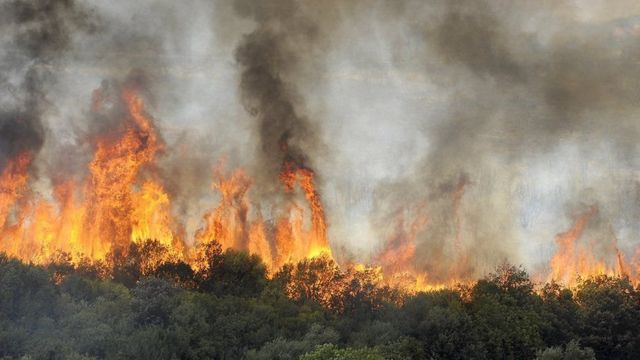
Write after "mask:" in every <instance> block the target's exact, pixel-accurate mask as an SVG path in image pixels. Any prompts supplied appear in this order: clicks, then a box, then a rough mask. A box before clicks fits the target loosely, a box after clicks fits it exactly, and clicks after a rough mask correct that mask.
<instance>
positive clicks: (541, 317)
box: [0, 243, 640, 360]
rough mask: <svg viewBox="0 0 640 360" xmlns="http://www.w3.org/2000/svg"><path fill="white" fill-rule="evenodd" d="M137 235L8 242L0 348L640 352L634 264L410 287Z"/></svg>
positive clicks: (204, 354)
mask: <svg viewBox="0 0 640 360" xmlns="http://www.w3.org/2000/svg"><path fill="white" fill-rule="evenodd" d="M163 251H164V250H163V249H161V248H160V247H158V246H157V244H153V243H152V244H145V245H143V246H136V245H133V247H132V248H131V249H129V251H128V256H127V257H123V256H120V257H119V256H116V255H113V256H111V257H110V260H109V261H108V262H107V263H106V264H95V263H90V262H88V261H85V262H81V263H80V264H78V265H72V264H71V263H70V262H69V257H68V256H65V255H64V254H61V255H60V256H58V257H57V260H56V261H54V262H53V263H52V264H50V265H48V266H46V267H42V266H33V265H27V264H23V263H21V262H20V261H18V260H15V259H11V258H8V257H7V256H5V255H3V254H0V359H305V360H316V359H323V360H324V359H371V360H378V359H545V360H546V359H594V358H598V359H637V358H638V356H639V354H640V291H639V289H638V288H634V287H633V285H632V284H630V282H629V281H628V280H627V279H625V278H611V277H598V278H592V279H585V280H583V281H582V282H581V283H580V284H579V285H578V286H577V287H576V288H575V289H571V290H570V289H567V288H564V287H562V286H560V285H558V284H554V283H551V284H546V285H545V286H544V287H542V288H540V289H538V290H535V289H534V284H533V283H532V282H531V280H530V279H529V277H528V275H527V273H526V272H524V271H523V270H522V269H520V268H517V267H514V266H510V265H503V266H500V267H499V268H497V269H496V271H495V273H493V274H491V275H489V276H487V277H486V278H484V279H481V280H479V281H477V282H476V283H475V284H472V285H468V286H460V287H459V288H456V289H448V290H441V291H435V292H430V293H419V294H415V295H407V294H402V293H400V292H398V291H396V290H393V289H390V288H385V287H381V286H376V285H375V280H374V279H373V277H372V276H370V275H369V274H367V273H366V272H364V273H355V274H354V273H347V272H346V271H342V270H340V269H339V268H338V267H337V266H336V264H335V263H333V262H332V261H331V260H329V259H327V258H316V259H311V260H307V261H303V262H301V263H299V264H295V265H292V266H286V267H285V268H283V269H282V270H281V271H280V272H278V273H276V274H273V276H272V277H271V278H268V277H267V271H266V268H265V266H264V265H263V264H262V262H261V260H260V258H258V257H256V256H250V255H247V254H246V253H242V252H238V251H234V250H228V251H225V252H222V251H221V250H220V248H219V246H216V245H215V244H213V245H210V246H209V247H208V248H206V249H204V251H203V254H204V255H203V259H202V260H203V262H204V263H205V264H206V266H204V267H202V268H201V269H199V270H197V271H196V270H194V269H192V268H191V267H190V266H189V265H188V264H186V263H183V262H179V261H174V262H172V260H166V261H164V260H163V261H155V262H154V261H153V260H154V259H168V258H167V257H163V256H162V254H163Z"/></svg>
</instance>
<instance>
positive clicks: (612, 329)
mask: <svg viewBox="0 0 640 360" xmlns="http://www.w3.org/2000/svg"><path fill="white" fill-rule="evenodd" d="M576 301H577V303H578V305H579V306H580V309H581V311H582V313H583V317H584V325H583V328H582V329H581V335H582V343H583V344H584V345H585V346H588V347H591V348H593V350H594V351H595V353H596V357H597V358H601V359H633V358H637V354H639V353H640V331H639V324H640V294H639V293H638V291H637V290H636V289H634V288H633V285H632V284H631V282H630V281H629V279H628V278H626V277H610V276H604V275H603V276H597V277H594V278H588V279H585V280H582V281H581V282H580V283H579V284H578V287H577V289H576Z"/></svg>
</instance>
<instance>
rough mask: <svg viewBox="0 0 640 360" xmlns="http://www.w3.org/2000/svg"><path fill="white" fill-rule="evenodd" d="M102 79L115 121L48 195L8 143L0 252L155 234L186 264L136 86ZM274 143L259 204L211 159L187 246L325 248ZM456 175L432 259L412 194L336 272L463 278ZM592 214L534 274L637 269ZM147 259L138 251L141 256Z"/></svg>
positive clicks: (274, 253)
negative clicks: (274, 183)
mask: <svg viewBox="0 0 640 360" xmlns="http://www.w3.org/2000/svg"><path fill="white" fill-rule="evenodd" d="M106 90H108V89H102V88H101V89H98V90H96V91H95V92H94V93H93V96H92V101H91V105H90V110H91V112H92V113H93V114H94V115H96V116H98V117H110V118H113V117H118V118H119V120H120V121H119V122H118V123H119V125H118V126H117V127H112V128H111V129H109V130H106V131H103V133H101V134H100V135H99V136H97V137H96V138H94V139H93V140H92V142H91V144H92V145H93V150H94V152H93V154H92V156H91V159H90V160H89V161H88V163H87V172H86V175H85V176H84V177H83V178H79V179H78V178H74V177H73V176H68V177H67V178H64V177H60V178H56V179H55V181H54V182H53V184H52V192H51V194H50V195H43V194H40V193H35V192H33V191H31V189H30V187H29V181H30V179H29V174H30V167H31V166H32V165H33V163H34V160H35V159H34V157H33V155H32V154H31V153H29V152H24V153H20V154H18V155H17V156H15V157H14V158H13V159H9V160H8V161H7V163H6V164H5V166H4V168H3V169H2V172H1V173H0V235H1V239H0V251H3V252H6V253H8V254H10V255H13V256H16V257H18V258H20V259H22V260H24V261H29V262H34V263H47V262H48V261H51V259H52V258H53V257H54V256H56V253H57V252H60V251H62V252H65V253H68V254H70V255H71V256H72V259H73V260H74V261H80V260H81V259H83V258H89V259H91V260H104V259H106V258H107V256H108V254H109V253H110V252H115V251H117V252H119V253H121V254H124V255H126V252H127V251H128V249H129V247H130V245H131V244H142V243H143V242H145V241H146V240H155V241H156V242H157V244H159V245H161V246H162V247H164V248H166V249H168V250H169V251H168V253H167V254H168V255H166V256H169V257H172V258H180V259H182V260H185V261H192V265H193V266H195V267H197V264H196V263H195V261H196V260H192V259H195V258H197V256H193V255H194V254H191V253H189V251H194V249H195V247H192V248H189V247H187V246H185V237H186V235H185V231H184V230H183V227H182V225H181V222H180V221H178V220H177V219H178V218H177V217H176V216H175V214H174V213H173V206H172V199H171V196H170V195H169V193H168V192H167V191H166V190H165V187H164V186H163V183H162V179H160V178H159V175H158V174H159V172H158V171H157V168H158V167H157V165H156V161H157V160H158V158H159V157H160V156H161V155H162V152H163V148H164V143H163V142H162V139H161V138H160V137H159V135H158V133H157V131H156V128H155V126H154V121H153V118H152V117H151V116H150V115H149V114H148V111H147V109H146V107H145V102H144V96H143V94H142V92H141V89H140V88H139V87H138V86H136V85H135V84H133V83H125V84H124V85H122V87H121V88H120V89H119V91H116V94H115V95H114V94H112V93H111V92H109V91H106ZM281 150H282V151H283V155H284V156H283V158H284V160H283V161H282V166H281V168H280V173H279V179H278V180H279V181H280V183H281V184H282V189H281V193H280V194H278V195H280V199H281V200H283V201H280V202H277V204H276V205H277V206H275V207H274V208H269V209H268V210H269V211H266V212H264V213H263V211H262V208H261V207H260V205H257V206H256V204H258V202H254V201H252V199H251V198H250V195H251V194H252V193H251V190H252V187H253V186H254V185H255V184H254V180H253V179H252V178H251V176H250V175H248V174H247V173H246V172H245V171H244V170H243V169H235V170H233V171H227V170H226V169H225V162H224V161H221V162H220V163H219V165H218V166H216V167H215V169H214V171H213V182H212V190H213V191H214V193H215V194H216V198H217V203H216V204H215V205H214V206H212V207H211V208H210V210H208V211H206V212H205V213H204V215H203V216H202V226H201V227H200V229H199V230H198V231H196V232H195V234H194V239H193V242H194V243H195V244H196V245H198V244H206V243H209V242H212V241H216V242H218V243H220V245H221V247H222V249H223V250H224V249H230V248H231V249H240V250H244V251H247V252H249V253H251V254H257V255H259V256H260V257H261V258H262V259H263V261H264V262H265V264H266V265H267V267H268V269H269V270H270V271H271V272H272V273H273V272H274V271H277V270H278V269H279V268H280V267H282V266H283V265H285V264H287V263H296V262H299V261H301V260H304V259H313V258H318V259H320V258H322V259H327V258H328V259H333V258H332V250H331V247H330V245H329V240H328V228H327V221H326V216H325V209H324V207H323V203H322V199H321V196H320V193H319V191H318V188H317V178H316V173H315V172H314V171H313V170H312V169H311V168H309V167H307V166H305V165H304V164H303V162H302V161H296V160H294V157H293V156H292V154H289V153H288V148H287V146H286V144H284V145H283V148H282V149H281ZM468 184H469V182H468V181H467V179H466V177H462V178H461V179H460V180H459V181H458V183H457V185H456V186H454V187H452V190H450V192H449V193H448V194H449V195H450V197H444V198H443V199H444V200H441V201H447V202H450V204H451V206H450V207H447V209H448V210H446V211H445V212H446V214H437V216H439V217H446V218H447V219H449V221H448V222H447V224H450V229H449V232H447V233H444V237H445V238H444V239H443V243H444V245H443V246H442V247H440V248H434V249H433V250H431V251H433V252H432V254H431V255H432V256H431V257H430V261H435V262H437V264H424V261H423V259H420V257H419V255H418V248H419V246H421V243H419V238H420V237H419V234H421V233H422V232H423V231H425V230H426V229H428V228H429V219H430V214H429V213H428V210H429V208H428V206H427V205H428V204H426V203H424V204H421V205H419V206H413V207H412V206H409V205H407V206H406V207H405V208H402V209H399V210H398V211H397V212H396V215H395V226H394V228H393V230H392V231H391V232H390V234H389V235H388V236H387V241H386V243H385V245H384V246H383V247H382V249H381V250H380V252H379V253H377V254H376V255H374V256H373V259H372V260H373V264H374V265H373V266H365V265H364V264H357V263H351V264H348V268H347V269H348V270H347V272H349V273H350V274H352V275H353V276H361V275H362V276H364V275H363V274H367V275H366V276H368V277H371V278H375V279H377V280H376V281H378V282H379V283H380V284H385V285H392V286H395V287H399V288H403V289H405V290H408V291H421V290H433V289H439V288H443V287H446V286H452V285H454V284H455V283H458V282H466V281H467V280H471V279H470V278H469V276H471V275H470V272H469V271H468V269H469V268H470V263H469V261H468V260H469V256H470V254H469V253H468V251H469V249H467V248H466V246H465V244H468V243H469V241H467V242H465V241H463V240H465V239H464V238H463V235H465V236H466V233H464V234H463V225H466V224H464V223H463V220H464V213H463V207H462V206H463V198H464V194H465V191H466V188H467V186H468ZM598 214H599V213H598V208H597V207H595V206H594V207H591V208H589V209H588V210H586V211H584V212H583V213H581V214H580V216H578V217H577V218H576V220H575V223H574V224H573V225H572V227H571V228H570V229H569V230H567V231H565V232H562V233H560V234H558V235H557V236H556V239H555V240H556V252H555V254H554V256H553V257H552V259H551V261H550V263H549V270H548V272H547V273H546V274H545V275H544V276H547V278H548V279H549V280H555V281H561V282H564V283H566V284H568V285H572V284H575V283H576V281H577V279H578V277H579V276H583V277H585V276H592V275H600V274H608V275H624V276H629V277H631V278H632V279H634V281H635V280H637V279H638V273H639V271H638V270H639V269H640V249H636V250H635V254H634V256H632V257H631V260H630V261H627V260H626V259H625V253H624V252H623V251H622V250H621V249H620V248H619V247H618V242H617V238H616V236H615V231H614V230H613V227H612V226H611V225H609V233H610V235H607V239H608V240H607V239H605V240H607V241H608V242H607V241H605V242H607V244H609V245H607V246H605V247H604V248H603V249H604V250H603V249H599V250H598V251H596V250H595V249H594V246H592V245H593V244H594V243H598V244H599V246H600V247H602V246H603V245H602V244H603V243H605V242H603V239H601V238H595V237H594V238H592V237H591V236H587V235H588V231H587V230H588V229H589V226H590V224H591V223H592V222H593V221H594V219H595V218H596V217H597V216H598ZM439 235H443V234H440V233H439ZM600 235H602V234H600ZM196 255H197V254H196ZM445 255H447V256H445ZM449 255H453V256H449ZM163 256H164V255H163ZM445 258H448V259H449V260H450V262H449V263H447V262H446V260H445ZM434 259H435V260H434ZM156 260H158V261H159V259H155V260H154V259H149V263H153V261H156ZM432 269H436V270H434V271H431V270H432ZM437 269H439V270H437Z"/></svg>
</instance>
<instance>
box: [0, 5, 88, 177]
mask: <svg viewBox="0 0 640 360" xmlns="http://www.w3.org/2000/svg"><path fill="white" fill-rule="evenodd" d="M0 24H3V25H2V26H0V29H1V31H2V32H3V33H4V35H3V36H2V37H0V43H1V44H2V47H3V54H4V55H3V56H2V58H1V59H0V72H1V73H2V76H1V77H0V83H1V84H2V90H1V91H2V92H1V93H0V99H1V105H0V109H1V110H0V169H2V168H4V166H5V164H6V162H7V161H8V160H10V159H12V158H14V157H15V156H17V155H18V154H21V153H30V154H31V155H36V153H38V152H39V151H40V149H41V148H42V145H43V143H44V137H45V126H44V125H43V123H42V119H41V118H42V114H43V112H45V111H46V110H47V108H48V107H49V105H50V104H49V103H48V101H47V97H46V92H47V90H48V89H47V87H48V86H49V85H50V84H52V83H53V82H55V72H54V71H52V67H55V66H56V65H58V64H57V60H58V59H59V58H60V56H61V54H62V53H63V52H64V51H65V50H67V49H68V48H69V45H70V43H71V40H72V39H71V37H72V35H71V34H72V33H73V32H74V31H76V30H82V31H90V30H91V28H92V27H91V17H90V16H88V15H87V14H86V13H85V12H84V10H83V9H82V8H81V7H79V6H77V5H76V4H75V3H74V1H71V0H67V1H38V2H33V1H23V0H14V1H5V2H3V3H2V4H0Z"/></svg>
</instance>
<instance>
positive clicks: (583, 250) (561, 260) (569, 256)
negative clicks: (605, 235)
mask: <svg viewBox="0 0 640 360" xmlns="http://www.w3.org/2000/svg"><path fill="white" fill-rule="evenodd" d="M597 215H598V208H597V207H596V206H591V207H590V208H588V209H587V210H586V211H584V212H582V213H581V214H580V215H579V216H578V217H577V218H576V221H575V223H574V224H573V226H572V227H571V228H570V229H569V230H567V231H566V232H563V233H560V234H558V235H557V236H556V245H557V248H556V253H555V255H554V256H553V257H552V259H551V261H550V274H549V280H554V281H560V282H563V283H565V284H567V285H569V286H572V285H574V284H575V283H576V282H577V281H578V279H579V278H580V277H590V276H597V275H610V276H630V275H631V274H630V273H629V270H628V266H627V264H626V262H625V260H624V254H623V253H622V252H621V251H620V249H619V248H618V245H617V239H616V237H615V234H614V233H613V231H612V230H611V228H610V230H611V234H610V236H611V237H612V241H611V247H610V248H609V249H608V250H609V251H607V252H605V253H601V254H599V255H598V254H596V251H594V243H593V240H595V239H583V238H584V237H585V236H584V234H585V230H586V229H587V227H588V226H589V223H590V222H591V221H592V220H593V219H594V217H596V216H597ZM581 239H582V240H587V241H588V240H591V242H590V243H588V244H584V243H582V242H581V241H580V240H581ZM583 242H584V241H583ZM612 259H613V261H611V260H612Z"/></svg>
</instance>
